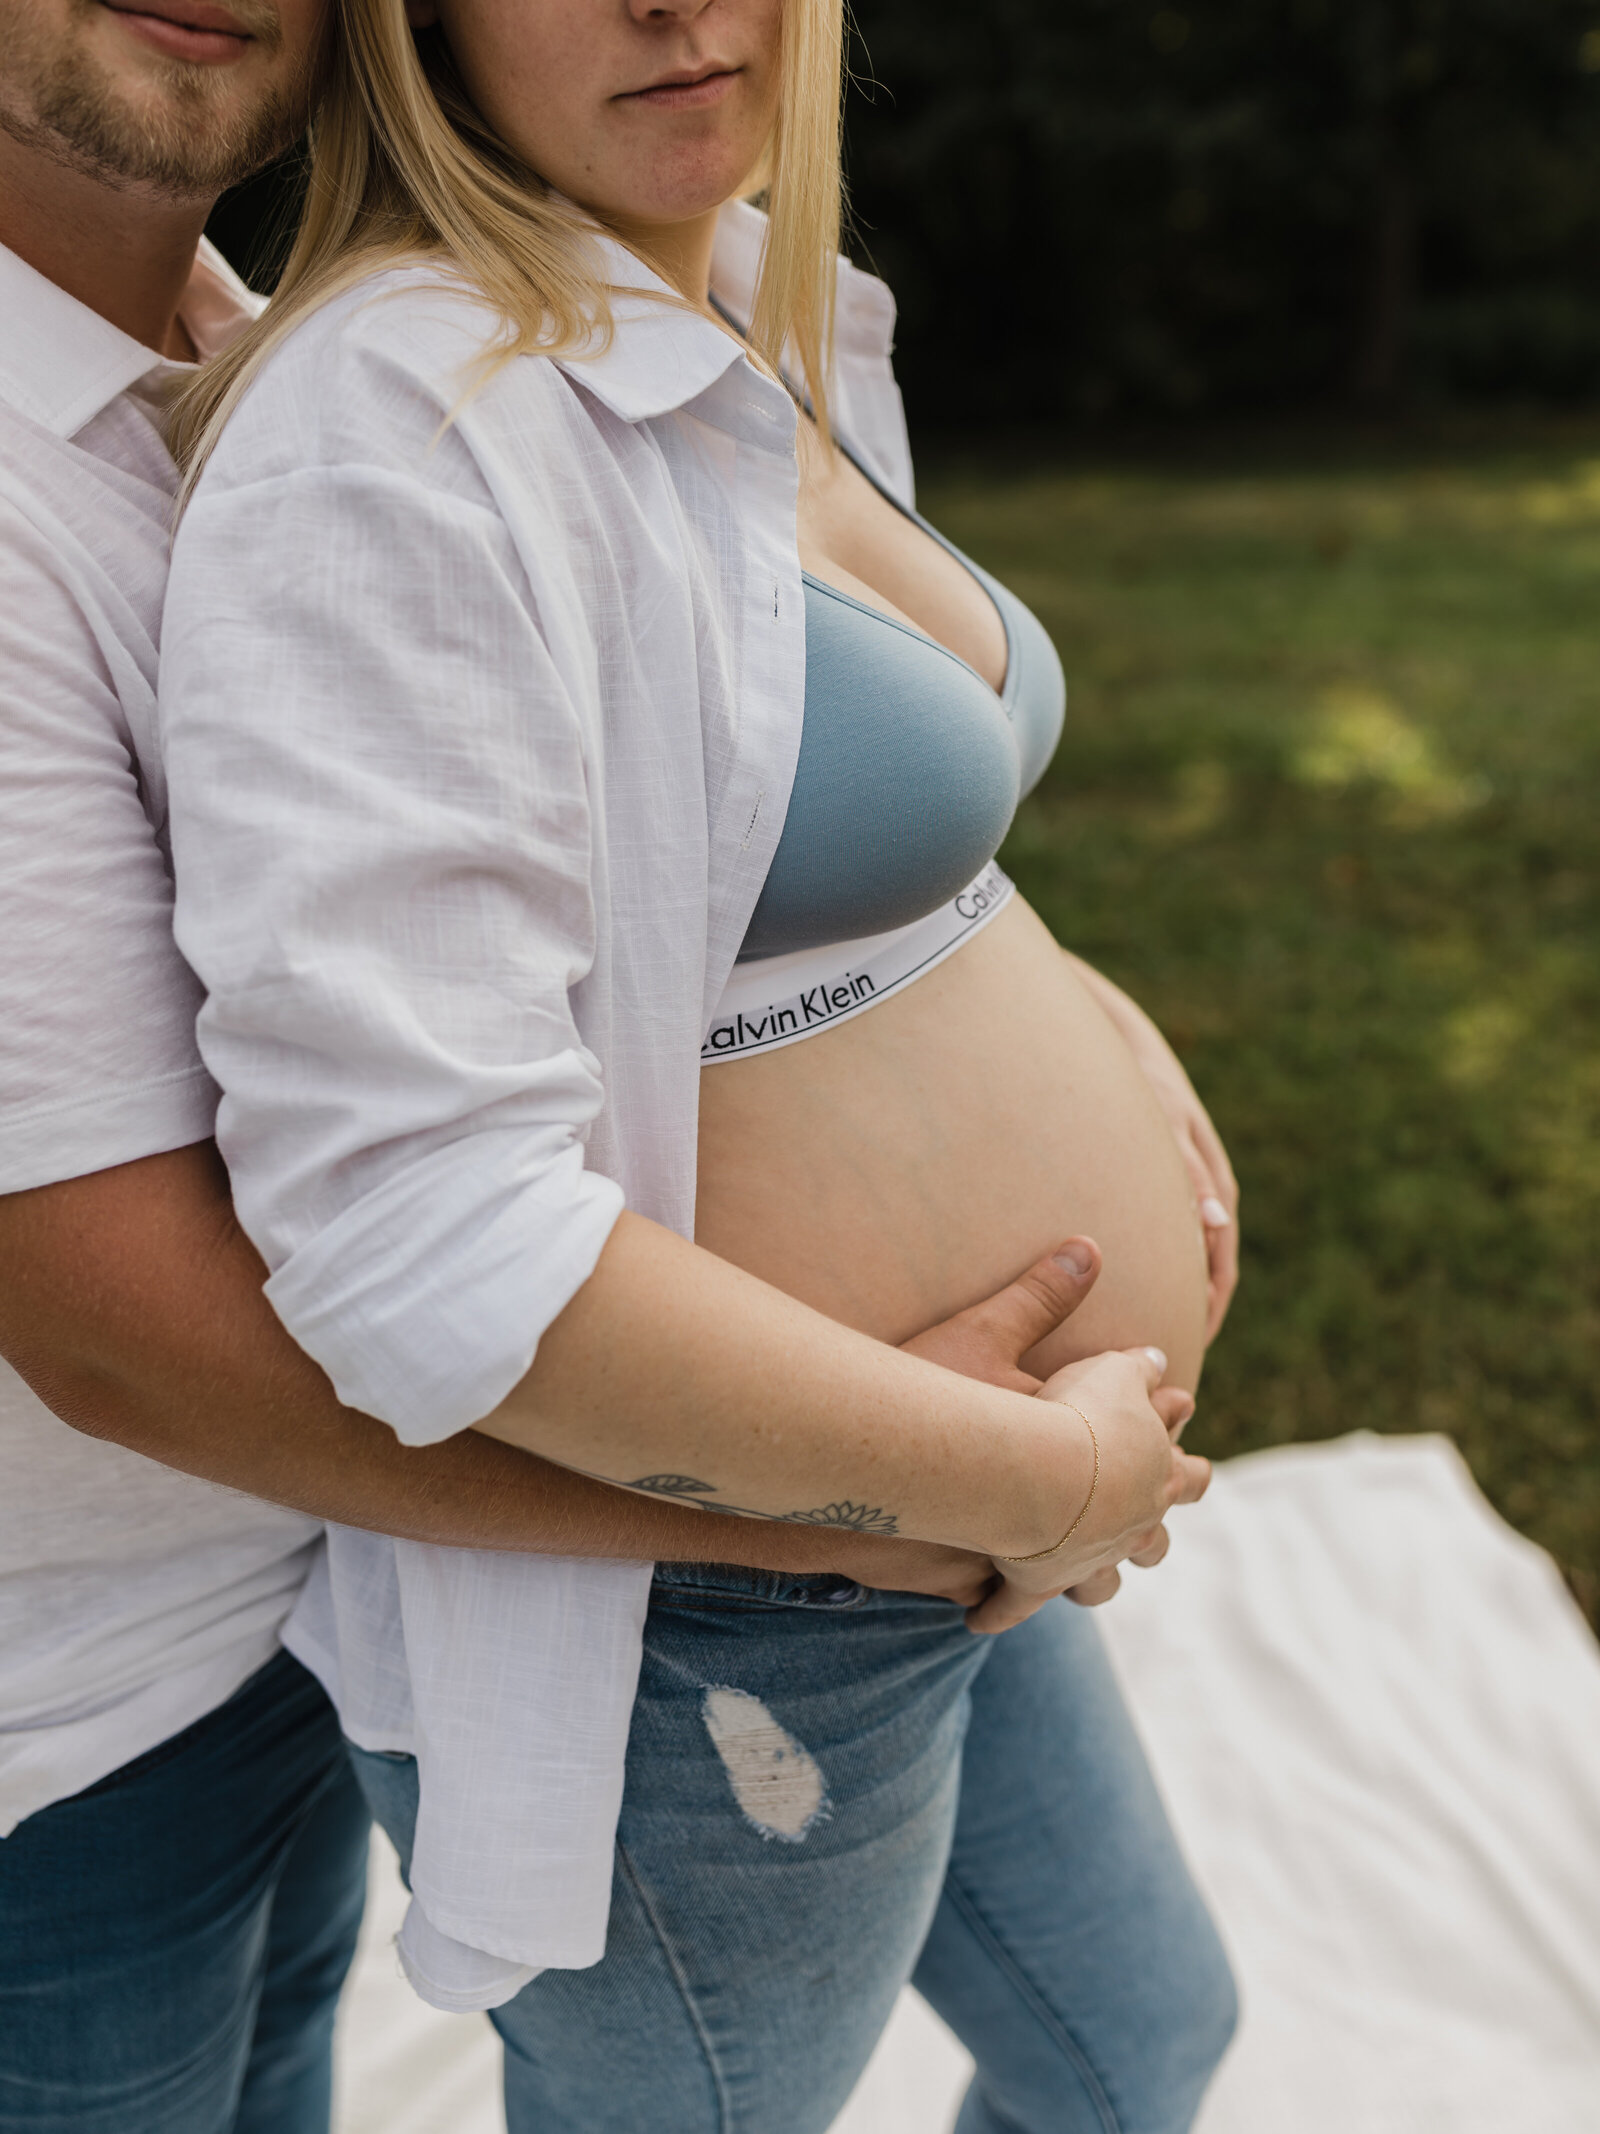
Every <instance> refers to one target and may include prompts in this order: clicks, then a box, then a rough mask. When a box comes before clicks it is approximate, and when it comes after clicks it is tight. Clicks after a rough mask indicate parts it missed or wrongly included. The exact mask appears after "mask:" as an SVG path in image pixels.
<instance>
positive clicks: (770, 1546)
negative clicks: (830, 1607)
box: [0, 1142, 1096, 1605]
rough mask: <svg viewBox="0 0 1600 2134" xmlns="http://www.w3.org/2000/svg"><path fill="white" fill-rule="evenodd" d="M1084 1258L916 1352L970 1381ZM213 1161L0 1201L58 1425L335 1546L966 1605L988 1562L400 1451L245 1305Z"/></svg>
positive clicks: (473, 1438) (5, 1277)
mask: <svg viewBox="0 0 1600 2134" xmlns="http://www.w3.org/2000/svg"><path fill="white" fill-rule="evenodd" d="M1095 1271H1096V1267H1095V1263H1094V1260H1093V1256H1092V1254H1091V1255H1090V1257H1089V1258H1087V1259H1082V1258H1080V1260H1079V1261H1078V1262H1077V1263H1076V1264H1074V1263H1072V1262H1070V1261H1069V1262H1067V1263H1065V1264H1063V1265H1055V1264H1052V1263H1043V1264H1041V1266H1040V1267H1038V1268H1035V1269H1030V1270H1029V1272H1028V1274H1027V1275H1025V1276H1024V1277H1022V1278H1020V1279H1019V1280H1018V1281H1017V1282H1015V1283H1013V1284H1011V1285H1010V1287H1009V1288H1007V1289H1006V1290H1004V1291H1002V1292H1001V1293H1000V1294H999V1295H998V1296H996V1297H994V1298H991V1299H989V1300H988V1301H987V1302H986V1303H984V1304H982V1305H979V1306H977V1307H975V1308H974V1309H973V1310H972V1311H970V1312H965V1313H962V1314H961V1315H960V1316H959V1317H958V1318H957V1319H955V1320H952V1321H950V1322H949V1323H948V1325H947V1326H945V1327H940V1328H936V1329H933V1330H932V1331H931V1332H930V1333H929V1334H927V1335H923V1336H920V1337H919V1346H921V1347H922V1348H923V1351H924V1353H929V1354H936V1355H937V1354H940V1353H941V1352H942V1353H943V1354H944V1356H945V1360H947V1361H948V1362H949V1363H950V1364H951V1366H952V1367H953V1368H956V1369H959V1370H963V1371H966V1372H969V1373H970V1374H971V1375H973V1376H975V1377H982V1378H996V1379H998V1378H1001V1377H1004V1376H1007V1375H1009V1377H1010V1378H1011V1379H1012V1380H1013V1381H1015V1382H1016V1383H1018V1384H1019V1385H1020V1386H1021V1388H1022V1389H1023V1390H1026V1389H1027V1388H1028V1387H1029V1386H1030V1385H1031V1381H1029V1380H1027V1379H1026V1378H1025V1377H1024V1376H1023V1375H1022V1374H1021V1373H1020V1372H1019V1371H1018V1369H1017V1358H1018V1357H1019V1356H1020V1355H1023V1354H1025V1353H1026V1351H1027V1350H1028V1349H1029V1348H1030V1347H1031V1346H1032V1345H1033V1343H1034V1342H1035V1341H1036V1340H1037V1339H1038V1338H1039V1336H1040V1330H1041V1328H1046V1329H1047V1328H1049V1327H1052V1326H1054V1325H1055V1324H1057V1323H1059V1321H1060V1320H1061V1319H1062V1318H1063V1317H1065V1316H1066V1315H1067V1314H1068V1313H1069V1312H1070V1311H1071V1310H1072V1309H1074V1307H1075V1306H1076V1304H1077V1303H1078V1301H1079V1300H1080V1299H1081V1297H1082V1296H1084V1295H1086V1294H1087V1292H1088V1290H1089V1289H1090V1287H1091V1286H1092V1284H1093V1280H1094V1275H1095ZM263 1273H264V1269H263V1268H262V1265H261V1261H260V1258H259V1257H258V1255H257V1253H256V1252H255V1249H254V1247H253V1246H252V1245H251V1244H250V1242H249V1240H248V1239H247V1238H246V1237H245V1235H244V1233H243V1232H242V1231H241V1230H240V1228H239V1226H238V1224H237V1222H236V1221H235V1219H234V1215H233V1207H232V1203H231V1201H230V1199H229V1196H228V1186H227V1177H226V1174H225V1173H224V1171H223V1168H222V1165H221V1163H220V1161H219V1160H218V1157H217V1154H216V1150H215V1148H214V1147H213V1146H212V1144H211V1143H209V1142H202V1143H197V1144H195V1145H193V1146H191V1147H188V1148H181V1149H175V1150H173V1151H171V1152H170V1153H168V1154H164V1155H159V1156H150V1157H145V1158H142V1159H141V1160H139V1161H137V1162H132V1163H124V1164H117V1165H115V1166H113V1167H111V1168H109V1169H106V1170H102V1171H95V1172H93V1173H90V1174H88V1175H87V1176H84V1177H80V1178H71V1179H64V1180H62V1181H61V1182H59V1183H58V1184H54V1185H49V1186H40V1187H36V1188H34V1189H32V1190H30V1191H27V1192H19V1193H10V1194H5V1195H0V1354H3V1355H4V1356H5V1358H6V1360H7V1361H8V1362H9V1363H10V1364H11V1365H12V1367H13V1368H14V1369H15V1370H17V1371H18V1372H19V1374H20V1375H21V1376H22V1377H23V1378H25V1379H26V1380H27V1381H28V1383H29V1384H30V1385H31V1386H32V1388H33V1390H34V1391H35V1392H36V1393H37V1394H38V1395H39V1396H40V1398H41V1399H42V1400H44V1401H45V1403H46V1404H47V1405H48V1406H49V1407H51V1408H53V1409H54V1410H55V1412H56V1413H57V1414H58V1415H59V1416H60V1417H61V1418H62V1420H63V1421H65V1422H67V1423H69V1424H71V1425H72V1426H73V1427H74V1428H76V1429H79V1430H81V1431H84V1432H85V1433H86V1434H88V1435H90V1436H93V1437H98V1438H103V1439H106V1440H109V1441H110V1442H112V1443H115V1444H119V1445H122V1446H125V1447H126V1448H127V1449H128V1450H130V1451H133V1452H138V1453H141V1454H143V1455H144V1456H145V1457H146V1458H149V1459H154V1460H159V1461H160V1462H162V1464H163V1465H166V1466H169V1467H174V1468H177V1469H179V1470H180V1471H181V1472H183V1473H185V1474H192V1475H197V1476H199V1477H201V1478H202V1479H203V1480H206V1481H210V1482H216V1483H220V1484H222V1485H223V1486H225V1487H227V1488H230V1489H238V1490H243V1491H245V1492H247V1493H248V1494H249V1495H251V1496H258V1497H264V1498H266V1499H268V1500H269V1501H270V1502H273V1503H277V1504H283V1505H286V1506H287V1507H288V1508H290V1509H291V1510H295V1511H302V1512H307V1513H309V1514H310V1515H311V1516H312V1517H314V1518H319V1519H328V1520H332V1521H335V1522H336V1523H338V1524H340V1525H344V1526H356V1527H365V1528H370V1529H372V1530H374V1531H377V1532H382V1533H391V1534H396V1535H400V1536H403V1537H405V1538H407V1539H410V1540H415V1541H429V1542H435V1543H439V1544H442V1545H444V1546H448V1547H455V1548H484V1549H506V1550H517V1551H521V1550H537V1551H541V1552H544V1553H548V1554H559V1555H571V1556H601V1557H614V1558H623V1559H636V1558H652V1557H654V1558H672V1557H677V1558H690V1559H693V1558H696V1557H703V1556H706V1555H709V1554H714V1555H715V1556H716V1557H717V1559H718V1560H720V1561H722V1562H727V1563H741V1564H748V1565H751V1566H753V1567H756V1568H760V1569H767V1570H777V1571H794V1572H813V1571H815V1572H835V1573H838V1574H840V1575H841V1576H844V1577H849V1578H855V1579H859V1580H861V1582H862V1583H863V1584H868V1585H874V1584H877V1585H884V1586H892V1587H896V1588H898V1589H900V1590H902V1591H917V1592H927V1593H936V1594H940V1595H942V1596H944V1597H945V1598H948V1599H951V1600H958V1601H961V1602H962V1603H964V1604H968V1605H970V1604H971V1603H973V1602H974V1601H976V1600H977V1599H978V1598H980V1597H981V1595H982V1592H983V1590H984V1588H985V1587H986V1585H987V1584H988V1583H989V1582H990V1579H991V1569H990V1566H989V1564H988V1562H987V1561H986V1560H985V1559H983V1558H981V1557H978V1556H975V1555H971V1554H969V1553H966V1552H962V1551H958V1550H954V1549H942V1548H939V1547H937V1546H931V1545H924V1544H921V1543H916V1542H908V1541H894V1540H884V1539H881V1538H878V1537H875V1536H869V1535H858V1534H855V1533H850V1532H843V1531H839V1530H837V1529H828V1528H823V1527H812V1526H804V1525H784V1524H781V1523H777V1522H767V1521H757V1522H748V1521H733V1520H724V1521H716V1520H712V1521H708V1520H707V1519H706V1518H705V1517H704V1516H703V1515H702V1514H701V1513H700V1512H699V1511H697V1510H695V1509H693V1508H691V1507H689V1506H684V1505H679V1504H674V1503H669V1502H666V1501H651V1500H650V1499H649V1498H647V1497H643V1496H639V1495H635V1494H632V1493H630V1492H628V1491H625V1490H620V1489H614V1488H610V1487H608V1486H607V1485H606V1484H604V1483H601V1482H595V1481H592V1480H590V1479H589V1478H587V1477H586V1476H583V1475H580V1474H577V1473H575V1472H574V1471H573V1470H572V1469H570V1468H565V1467H558V1466H555V1465H552V1464H551V1463H550V1462H549V1461H546V1460H542V1459H538V1458H536V1457H535V1456H533V1455H531V1454H529V1453H526V1452H522V1451H518V1450H517V1449H515V1448H514V1447H512V1446H510V1445H505V1444H500V1443H497V1442H495V1441H494V1440H493V1439H491V1438H488V1437H485V1436H483V1435H481V1434H479V1433H477V1432H472V1431H468V1432H464V1433H462V1434H461V1435H460V1436H458V1437H454V1438H450V1439H447V1440H446V1441H445V1442H444V1443H442V1444H439V1445H430V1446H419V1447H414V1448H411V1449H408V1448H406V1447H405V1446H402V1445H401V1444H400V1443H399V1442H398V1441H397V1439H396V1438H395V1435H394V1433H393V1431H392V1430H389V1429H387V1428H386V1427H385V1426H384V1425H383V1424H382V1423H380V1422H378V1421H376V1420H375V1419H374V1418H373V1417H371V1416H367V1415H362V1414H359V1413H358V1412H357V1411H356V1410H354V1409H352V1408H347V1407H344V1406H343V1405H341V1403H340V1402H339V1401H338V1400H337V1399H336V1398H335V1396H334V1393H333V1389H332V1387H331V1386H330V1385H329V1384H328V1381H327V1379H326V1377H325V1376H324V1375H323V1373H322V1372H321V1371H320V1370H318V1368H317V1366H316V1365H315V1364H314V1363H312V1362H311V1360H310V1358H309V1357H307V1356H306V1355H305V1354H304V1353H303V1352H302V1351H301V1350H300V1349H298V1348H297V1347H296V1346H295V1344H294V1343H293V1342H292V1341H291V1340H290V1338H289V1336H288V1335H287V1333H286V1332H285V1331H284V1329H283V1327H282V1326H281V1325H280V1324H279V1322H278V1320H277V1319H276V1317H275V1316H274V1315H273V1313H272V1311H271V1309H270V1307H269V1306H268V1304H267V1302H266V1300H265V1298H264V1297H263V1295H262V1292H261V1282H262V1276H263Z"/></svg>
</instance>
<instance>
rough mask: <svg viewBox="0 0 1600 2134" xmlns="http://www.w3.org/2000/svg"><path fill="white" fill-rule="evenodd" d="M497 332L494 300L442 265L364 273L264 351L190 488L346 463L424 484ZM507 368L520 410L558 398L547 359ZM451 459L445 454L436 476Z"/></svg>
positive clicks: (418, 263)
mask: <svg viewBox="0 0 1600 2134" xmlns="http://www.w3.org/2000/svg"><path fill="white" fill-rule="evenodd" d="M270 317H271V312H270V307H269V311H268V318H269V319H270ZM502 331H503V321H502V319H501V317H500V315H499V313H498V312H497V311H496V310H495V308H494V307H493V305H492V304H490V303H489V301H488V300H487V299H486V298H485V297H483V296H482V295H480V294H479V293H478V292H477V291H476V290H475V289H473V288H472V287H471V285H470V284H469V283H467V282H466V281H465V280H464V279H463V278H462V277H461V276H459V275H457V274H454V273H452V272H451V271H450V269H449V267H448V266H447V265H445V264H442V263H434V262H430V261H414V262H405V263H401V264H396V265H392V266H385V267H379V268H375V269H373V270H372V271H371V272H369V273H367V274H364V275H362V276H361V277H360V279H359V280H357V281H355V282H353V283H351V284H350V285H349V286H348V287H346V288H344V289H341V290H339V291H338V292H337V293H336V294H334V295H332V296H330V297H328V298H327V299H326V300H325V301H324V302H323V303H321V304H319V305H317V307H316V308H315V309H314V310H312V311H310V312H308V313H307V314H306V316H305V317H304V318H302V319H300V320H298V321H296V323H295V324H294V325H293V326H292V327H291V328H290V329H289V331H288V332H287V333H286V334H285V335H284V336H283V338H282V339H281V340H279V341H277V342H276V343H275V344H274V345H273V346H272V347H271V348H270V349H269V351H268V353H267V355H266V356H265V358H264V360H263V361H262V363H261V366H260V368H259V370H258V371H257V372H256V374H255V376H254V377H253V378H252V379H251V381H250V384H249V386H248V388H247V389H246V391H245V392H244V394H243V395H242V396H241V398H240V400H239V403H238V406H237V408H236V409H235V411H234V413H233V414H232V416H231V417H230V418H229V421H228V424H227V427H226V429H225V430H224V431H223V434H222V437H221V439H220V440H219V442H218V445H217V449H216V451H215V453H214V454H213V456H212V459H211V461H210V462H209V463H208V465H207V467H206V471H205V474H204V475H203V476H202V478H201V485H200V486H201V488H202V489H205V488H210V489H215V488H216V487H218V486H221V485H227V486H231V485H234V484H238V483H243V482H257V481H262V480H268V479H271V478H273V477H274V476H276V475H281V474H285V473H289V472H293V471H301V470H304V469H306V468H309V467H316V466H328V465H340V464H348V463H350V462H352V461H361V462H376V463H377V464H380V465H394V466H395V467H396V468H404V469H405V470H406V471H408V472H414V473H417V474H421V475H423V477H424V478H427V469H428V464H429V463H430V462H440V460H441V455H440V453H439V451H438V447H439V446H440V444H441V442H442V441H443V439H444V438H445V437H447V436H449V435H450V434H451V433H452V432H453V430H454V428H455V427H456V426H455V424H454V422H453V418H454V417H455V416H456V415H457V414H458V413H459V412H460V410H461V409H462V406H463V404H464V403H465V402H467V401H468V400H469V397H470V395H471V393H472V390H473V386H474V383H475V378H474V373H475V370H476V369H477V368H478V366H479V365H480V364H481V363H482V361H483V359H484V358H485V357H486V356H489V355H490V354H491V353H492V351H493V348H494V345H495V342H496V340H497V338H498V337H499V335H500V334H501V333H502ZM514 368H515V370H516V371H517V373H518V377H517V391H518V395H519V397H520V398H523V399H525V400H527V401H528V402H529V403H530V406H536V405H537V403H538V402H539V400H540V399H541V397H548V396H551V395H555V394H559V393H561V392H562V391H563V388H562V384H561V380H560V376H559V373H558V372H557V370H556V367H555V365H554V364H551V363H548V362H540V361H532V362H528V361H519V362H518V363H517V364H516V365H515V366H514ZM455 456H456V455H455V454H454V453H453V452H451V451H449V450H446V451H445V452H444V454H443V455H442V463H440V464H439V465H438V466H437V468H436V470H435V472H436V474H437V475H438V476H443V475H444V474H445V472H446V468H447V466H448V463H449V462H450V460H451V459H452V458H454V457H455Z"/></svg>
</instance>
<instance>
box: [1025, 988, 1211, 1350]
mask: <svg viewBox="0 0 1600 2134" xmlns="http://www.w3.org/2000/svg"><path fill="white" fill-rule="evenodd" d="M1062 953H1063V954H1064V955H1066V957H1067V959H1068V961H1069V962H1070V963H1071V964H1072V966H1073V968H1074V969H1075V970H1076V972H1077V973H1078V976H1079V977H1080V978H1081V979H1082V980H1083V982H1084V984H1085V985H1086V986H1087V987H1088V989H1089V991H1090V992H1091V993H1092V994H1093V995H1094V997H1095V999H1096V1000H1097V1001H1098V1002H1099V1003H1100V1006H1101V1007H1102V1008H1103V1009H1104V1010H1105V1012H1106V1014H1107V1015H1108V1016H1109V1017H1110V1019H1111V1021H1112V1022H1113V1023H1114V1024H1115V1025H1116V1027H1117V1029H1118V1030H1119V1031H1120V1032H1121V1034H1122V1037H1123V1040H1124V1042H1125V1043H1126V1044H1127V1047H1128V1049H1129V1051H1130V1052H1131V1053H1132V1054H1133V1056H1134V1058H1135V1059H1136V1060H1137V1061H1138V1063H1139V1066H1140V1068H1141V1070H1142V1071H1143V1074H1144V1078H1145V1080H1146V1081H1147V1082H1148V1083H1149V1084H1150V1087H1151V1090H1152V1091H1153V1093H1154V1095H1155V1100H1156V1102H1157V1103H1158V1104H1159V1105H1160V1106H1161V1109H1162V1110H1163V1111H1164V1112H1165V1113H1166V1115H1167V1124H1168V1125H1169V1126H1170V1127H1171V1128H1172V1132H1173V1136H1174V1138H1175V1139H1176V1141H1177V1144H1178V1149H1179V1152H1180V1154H1181V1155H1182V1157H1183V1161H1184V1166H1185V1168H1186V1169H1187V1171H1188V1173H1189V1182H1190V1184H1191V1185H1192V1186H1193V1188H1194V1197H1195V1202H1196V1205H1197V1206H1198V1208H1199V1210H1200V1221H1201V1223H1202V1224H1203V1225H1204V1228H1205V1239H1206V1262H1207V1267H1208V1270H1209V1276H1210V1294H1209V1298H1208V1301H1207V1308H1206V1340H1207V1341H1208V1342H1209V1341H1213V1340H1215V1338H1216V1334H1217V1330H1218V1328H1219V1327H1220V1326H1221V1325H1222V1322H1223V1320H1224V1319H1225V1318H1226V1317H1227V1315H1228V1306H1229V1304H1230V1302H1231V1301H1232V1298H1233V1292H1234V1290H1235V1288H1236V1287H1237V1286H1238V1281H1239V1183H1238V1180H1237V1179H1236V1178H1235V1177H1234V1175H1233V1165H1232V1164H1231V1163H1229V1161H1228V1152H1227V1150H1226V1149H1225V1148H1224V1147H1223V1145H1222V1137H1221V1135H1220V1134H1219V1133H1218V1132H1217V1130H1216V1128H1215V1127H1214V1126H1213V1125H1212V1123H1211V1115H1210V1113H1209V1112H1208V1111H1207V1110H1206V1108H1205V1106H1204V1105H1203V1104H1202V1103H1201V1101H1200V1099H1199V1097H1198V1096H1197V1095H1196V1094H1195V1087H1194V1084H1193V1083H1192V1082H1191V1081H1190V1079H1189V1077H1188V1075H1187V1074H1185V1072H1184V1070H1183V1066H1182V1063H1181V1062H1180V1061H1179V1059H1178V1055H1177V1054H1176V1053H1175V1052H1174V1051H1173V1049H1172V1047H1171V1046H1170V1045H1169V1044H1168V1043H1167V1041H1166V1039H1165V1038H1164V1037H1163V1036H1162V1034H1161V1032H1160V1031H1159V1030H1158V1029H1157V1028H1156V1026H1155V1024H1154V1023H1153V1022H1152V1021H1151V1020H1150V1018H1149V1016H1148V1015H1146V1013H1145V1012H1144V1010H1143V1008H1141V1007H1140V1006H1139V1004H1138V1002H1137V1001H1134V1000H1130V999H1129V998H1128V996H1127V994H1126V993H1124V992H1123V991H1122V989H1121V987H1120V986H1115V985H1113V984H1112V983H1111V980H1110V979H1109V978H1107V977H1105V976H1104V975H1103V973H1101V972H1099V971H1097V970H1096V969H1095V968H1094V966H1093V964H1090V963H1085V962H1084V960H1083V958H1082V957H1081V956H1074V955H1073V954H1072V953H1071V951H1070V950H1063V951H1062Z"/></svg>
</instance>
